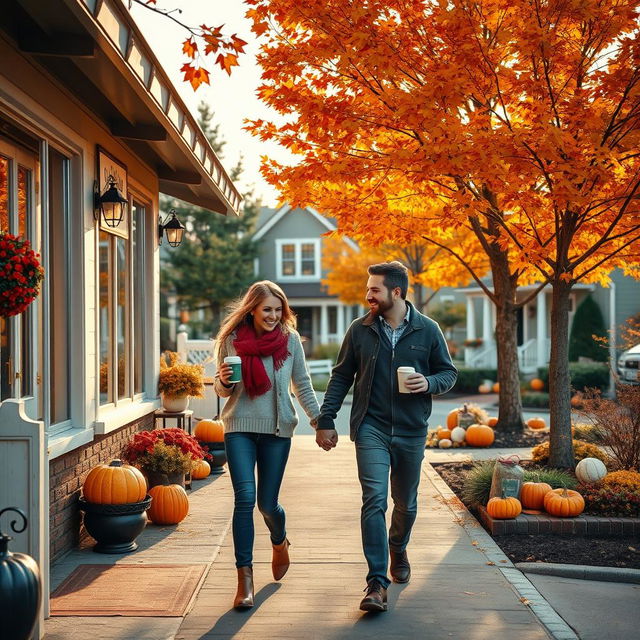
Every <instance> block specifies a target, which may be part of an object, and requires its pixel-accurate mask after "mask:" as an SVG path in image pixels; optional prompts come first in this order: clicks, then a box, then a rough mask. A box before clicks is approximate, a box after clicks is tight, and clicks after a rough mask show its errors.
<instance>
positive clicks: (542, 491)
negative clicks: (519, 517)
mask: <svg viewBox="0 0 640 640" xmlns="http://www.w3.org/2000/svg"><path fill="white" fill-rule="evenodd" d="M549 491H551V485H550V484H547V483H546V482H524V483H523V484H522V488H521V489H520V502H522V506H523V507H525V508H526V509H542V507H543V506H544V497H545V496H546V495H547V493H548V492H549Z"/></svg>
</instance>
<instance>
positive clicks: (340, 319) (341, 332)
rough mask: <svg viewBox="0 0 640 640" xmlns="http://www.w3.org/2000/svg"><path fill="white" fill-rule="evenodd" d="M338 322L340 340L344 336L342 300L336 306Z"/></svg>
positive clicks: (337, 328)
mask: <svg viewBox="0 0 640 640" xmlns="http://www.w3.org/2000/svg"><path fill="white" fill-rule="evenodd" d="M336 322H337V327H336V331H337V333H338V342H340V340H342V337H343V336H344V305H342V303H340V302H339V303H338V306H337V307H336Z"/></svg>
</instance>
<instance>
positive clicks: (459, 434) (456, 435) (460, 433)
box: [451, 427, 467, 442]
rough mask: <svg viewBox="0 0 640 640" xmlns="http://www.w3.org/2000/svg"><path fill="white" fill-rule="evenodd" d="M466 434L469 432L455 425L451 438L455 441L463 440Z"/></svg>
mask: <svg viewBox="0 0 640 640" xmlns="http://www.w3.org/2000/svg"><path fill="white" fill-rule="evenodd" d="M466 434H467V432H466V431H465V430H464V428H463V427H455V428H454V429H453V431H452V432H451V439H452V440H453V441H454V442H463V441H464V437H465V435H466Z"/></svg>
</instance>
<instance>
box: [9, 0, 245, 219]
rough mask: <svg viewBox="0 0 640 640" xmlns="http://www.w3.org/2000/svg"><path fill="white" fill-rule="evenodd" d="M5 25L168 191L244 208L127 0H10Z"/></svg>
mask: <svg viewBox="0 0 640 640" xmlns="http://www.w3.org/2000/svg"><path fill="white" fill-rule="evenodd" d="M0 29H1V30H3V31H4V32H5V33H6V34H7V35H8V36H9V38H10V39H11V40H12V41H13V42H14V44H15V46H16V48H17V49H18V50H19V51H21V52H22V54H23V55H25V56H26V57H28V58H30V59H32V60H33V61H35V63H36V64H37V65H38V66H39V67H40V68H42V69H44V70H45V71H46V72H47V73H48V74H50V75H51V76H52V77H53V78H54V79H55V80H56V81H57V82H58V84H59V86H60V87H61V88H63V89H66V90H67V92H68V93H69V94H70V95H71V96H72V97H74V98H75V99H76V100H78V101H79V102H80V103H81V104H83V105H84V106H85V108H87V109H88V110H90V111H91V112H92V113H93V114H94V115H95V116H96V117H97V118H98V120H100V121H101V122H102V123H103V124H104V125H105V126H106V128H107V129H108V130H109V132H110V133H111V135H113V136H114V137H116V138H118V139H120V140H121V141H122V143H123V144H124V145H126V146H127V147H129V148H130V149H131V151H132V153H133V154H135V155H136V156H137V157H139V158H140V159H141V160H142V161H143V162H145V163H146V164H147V165H148V166H149V167H151V169H152V170H154V171H155V173H156V174H157V176H158V178H159V185H160V191H162V192H163V193H166V194H168V195H170V196H174V197H176V198H180V199H181V200H185V201H187V202H190V203H192V204H195V205H198V206H201V207H204V208H206V209H210V210H212V211H217V212H218V213H222V214H225V215H229V214H235V215H238V212H239V207H240V202H241V200H242V197H241V195H240V193H239V191H238V190H237V189H236V187H235V186H234V184H233V182H232V181H231V179H230V178H229V176H228V174H227V172H226V171H225V169H224V167H223V166H222V164H221V163H220V161H219V160H218V158H217V157H216V154H215V152H214V151H213V149H212V147H211V145H210V143H209V141H208V140H207V138H206V137H205V135H204V133H203V132H202V130H201V129H200V127H199V125H198V123H197V121H196V120H195V119H194V117H193V116H192V115H191V114H190V113H189V110H188V109H187V107H186V106H185V104H184V102H183V101H182V99H181V98H180V94H179V92H178V90H177V89H176V88H175V87H174V86H173V85H172V83H171V81H170V80H169V77H168V76H167V74H166V73H165V71H164V70H163V68H162V66H161V65H160V63H159V62H158V60H157V58H156V56H155V55H154V53H153V51H152V49H151V47H150V46H149V44H148V43H147V42H146V40H145V39H144V37H143V35H142V34H141V32H140V30H139V29H138V27H137V25H136V24H135V22H134V20H133V18H132V17H131V15H130V13H129V12H128V11H127V9H126V6H125V4H124V3H123V2H122V1H121V0H47V1H46V2H42V1H41V0H5V2H4V3H3V20H2V21H1V22H0Z"/></svg>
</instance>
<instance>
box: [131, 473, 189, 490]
mask: <svg viewBox="0 0 640 640" xmlns="http://www.w3.org/2000/svg"><path fill="white" fill-rule="evenodd" d="M142 472H143V473H144V475H145V477H146V478H147V484H148V485H149V489H151V487H155V486H157V485H159V484H179V485H180V486H181V487H184V476H185V474H184V473H160V472H159V471H148V470H147V469H143V470H142Z"/></svg>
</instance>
